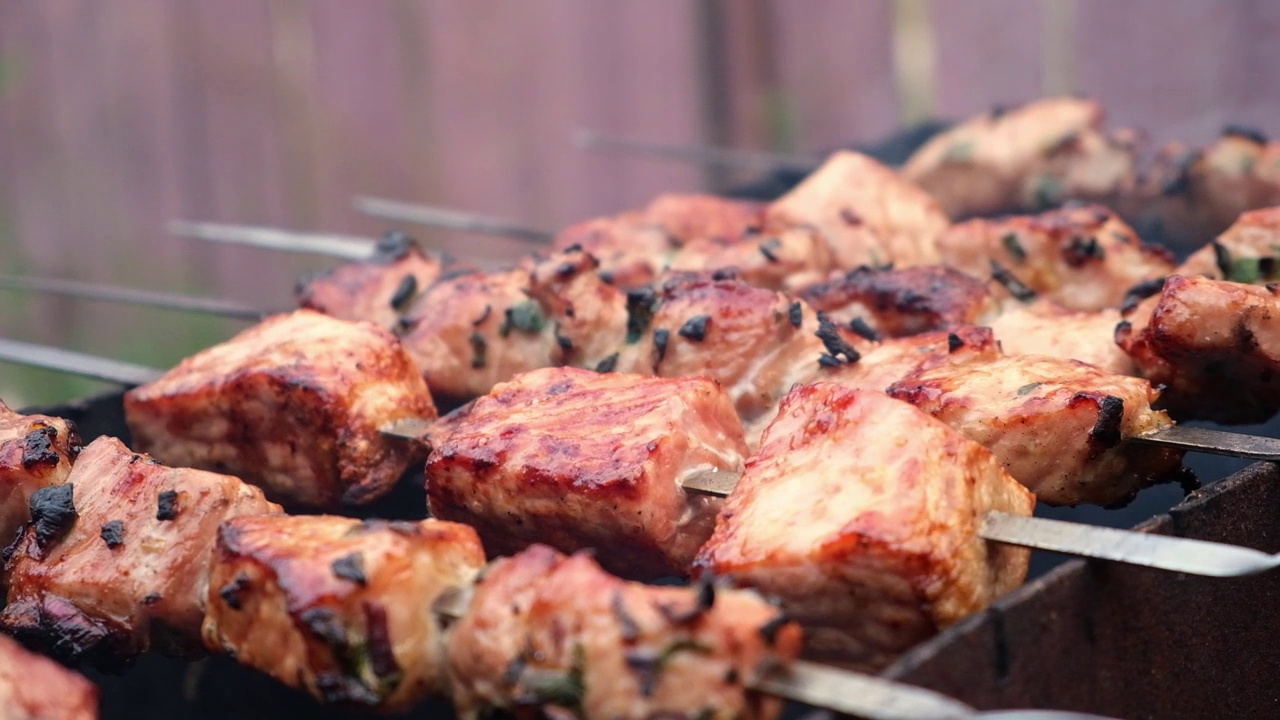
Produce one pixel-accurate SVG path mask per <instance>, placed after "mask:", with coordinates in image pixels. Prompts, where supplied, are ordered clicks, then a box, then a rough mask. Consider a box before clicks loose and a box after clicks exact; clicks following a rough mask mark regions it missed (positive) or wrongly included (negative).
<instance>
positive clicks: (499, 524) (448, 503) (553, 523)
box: [427, 368, 747, 579]
mask: <svg viewBox="0 0 1280 720" xmlns="http://www.w3.org/2000/svg"><path fill="white" fill-rule="evenodd" d="M746 454H747V448H746V444H745V442H744V440H743V435H742V425H741V423H740V422H739V421H738V417H737V415H736V414H734V410H733V405H732V404H731V403H730V402H729V399H728V397H727V396H726V395H725V393H724V392H723V391H722V390H721V389H720V387H719V386H718V385H716V383H715V382H714V381H712V380H710V379H708V378H704V377H688V378H681V379H675V380H668V379H660V378H646V377H642V376H638V375H626V374H618V373H610V374H600V373H595V372H592V371H589V370H577V369H573V368H548V369H545V370H536V371H533V372H530V373H525V374H523V375H519V376H517V377H516V378H515V379H514V380H511V381H510V382H507V383H503V384H500V385H498V386H497V387H495V388H494V389H493V391H492V392H491V393H490V394H489V395H487V396H485V397H482V398H480V399H479V400H477V401H476V402H475V403H473V404H472V405H471V406H470V408H468V409H467V411H466V412H465V413H464V414H463V415H462V416H461V417H460V419H459V421H458V422H457V423H455V424H453V426H452V428H451V431H450V432H449V433H448V435H446V436H445V437H444V438H443V439H442V440H440V441H438V442H437V444H436V448H435V450H434V451H433V452H432V454H431V457H430V459H429V460H428V461H427V495H428V498H429V500H430V507H431V514H432V515H433V516H434V517H439V518H443V519H446V520H455V521H458V522H464V523H467V524H468V525H471V526H473V527H475V528H476V530H477V531H478V532H479V533H480V537H481V538H482V539H483V540H484V544H485V547H486V548H487V549H488V550H489V552H490V553H492V554H506V553H512V552H518V551H520V550H523V549H524V548H525V547H527V546H529V545H530V544H532V543H534V542H542V543H546V544H548V545H551V546H553V547H556V548H558V549H560V550H562V551H566V552H572V551H575V550H580V549H586V548H596V549H597V550H598V553H599V557H600V561H601V562H602V563H603V564H604V565H605V567H607V568H609V569H610V571H612V572H614V573H618V574H622V575H626V576H629V577H638V578H643V579H652V578H657V577H662V576H670V575H683V574H685V572H686V571H687V569H688V566H689V562H690V561H691V560H692V559H693V556H694V554H695V553H697V551H698V548H699V546H701V545H702V543H703V542H704V541H705V540H706V539H707V538H708V537H709V536H710V535H711V529H712V526H713V525H714V523H715V515H716V512H717V510H719V507H720V502H719V500H717V499H714V498H711V497H709V496H706V495H699V494H695V493H686V492H685V491H684V490H683V488H682V487H681V482H682V481H683V480H684V479H685V478H687V477H688V476H689V475H691V474H693V473H697V472H699V471H705V470H724V471H729V472H739V471H741V469H742V465H743V461H744V458H745V456H746Z"/></svg>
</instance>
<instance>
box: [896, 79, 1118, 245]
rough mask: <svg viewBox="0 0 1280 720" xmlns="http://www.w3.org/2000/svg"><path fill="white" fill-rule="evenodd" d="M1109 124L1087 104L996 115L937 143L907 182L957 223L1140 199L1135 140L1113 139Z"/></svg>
mask: <svg viewBox="0 0 1280 720" xmlns="http://www.w3.org/2000/svg"><path fill="white" fill-rule="evenodd" d="M1102 120H1103V113H1102V106H1101V105H1099V104H1098V103H1097V102H1096V101H1093V100H1087V99H1083V98H1068V97H1064V98H1048V99H1044V100H1039V101H1036V102H1032V103H1027V104H1026V105H1023V106H1021V107H1017V108H997V109H995V110H992V111H991V112H989V113H984V114H982V115H979V116H977V117H974V118H971V119H969V120H967V121H965V122H962V123H960V124H958V125H956V126H955V127H953V128H951V129H950V130H947V131H946V132H942V133H938V134H937V135H935V136H934V137H933V138H932V139H931V140H929V142H927V143H925V144H924V145H923V146H922V147H921V148H920V149H919V150H917V151H916V152H915V154H914V155H912V156H911V158H910V159H909V160H908V161H907V164H906V166H905V167H904V168H903V175H905V176H906V177H907V178H908V179H910V180H912V181H914V182H916V183H918V184H919V185H920V186H921V187H922V188H924V189H925V190H927V191H928V192H929V193H931V194H932V195H933V196H934V197H936V198H938V200H939V201H940V202H941V203H942V207H943V208H945V210H946V213H947V215H948V216H950V217H951V218H952V219H956V220H959V219H963V218H968V217H973V216H977V215H996V214H999V213H1010V212H1036V211H1039V210H1043V209H1045V208H1047V207H1052V206H1055V205H1057V204H1059V203H1061V202H1062V201H1064V200H1068V199H1075V200H1085V201H1089V202H1106V201H1108V200H1111V199H1112V198H1115V197H1116V196H1118V195H1120V194H1123V193H1131V192H1132V191H1133V188H1134V187H1135V184H1136V182H1137V179H1136V166H1137V157H1136V155H1137V152H1136V147H1135V143H1134V141H1133V140H1134V138H1133V137H1132V134H1131V133H1123V132H1121V133H1107V132H1105V131H1103V129H1102Z"/></svg>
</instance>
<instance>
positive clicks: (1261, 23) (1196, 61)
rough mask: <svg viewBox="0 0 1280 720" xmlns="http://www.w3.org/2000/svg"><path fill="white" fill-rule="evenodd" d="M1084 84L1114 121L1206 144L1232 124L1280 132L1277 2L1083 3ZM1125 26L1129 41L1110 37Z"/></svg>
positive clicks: (1135, 0) (1081, 67)
mask: <svg viewBox="0 0 1280 720" xmlns="http://www.w3.org/2000/svg"><path fill="white" fill-rule="evenodd" d="M1078 3H1079V7H1078V10H1077V22H1078V27H1077V31H1076V36H1077V42H1078V43H1079V45H1078V48H1079V50H1078V53H1079V57H1078V62H1077V65H1078V73H1079V81H1080V87H1079V89H1080V90H1081V91H1082V92H1084V93H1086V94H1089V95H1093V96H1095V97H1097V98H1099V99H1100V100H1102V101H1103V103H1104V104H1105V105H1106V106H1107V108H1108V110H1109V111H1110V117H1111V120H1112V121H1113V122H1114V123H1116V124H1122V125H1132V126H1136V127H1141V128H1144V129H1147V130H1148V131H1150V132H1151V134H1152V136H1153V138H1154V139H1156V140H1168V139H1174V138H1181V139H1187V140H1191V141H1194V142H1203V141H1205V140H1207V139H1208V138H1210V137H1212V136H1213V135H1215V134H1216V133H1217V132H1218V130H1219V129H1220V128H1221V127H1222V126H1223V125H1224V124H1225V123H1228V122H1241V123H1250V124H1255V125H1257V126H1258V127H1260V128H1262V129H1264V130H1270V131H1271V132H1273V133H1276V132H1280V123H1278V122H1277V121H1276V119H1275V118H1276V116H1277V114H1280V77H1277V76H1276V74H1275V73H1272V72H1269V71H1268V68H1270V67H1274V66H1275V64H1276V62H1277V61H1280V45H1278V44H1277V43H1276V42H1275V38H1276V36H1277V33H1280V5H1277V4H1276V3H1274V2H1270V1H1269V0H1237V1H1236V2H1230V3H1223V2H1217V1H1216V0H1129V1H1128V2H1111V1H1110V0H1078ZM1120 29H1123V33H1124V36H1123V40H1122V41H1121V40H1118V39H1112V40H1110V41H1103V39H1102V38H1104V37H1106V36H1108V35H1109V34H1110V33H1112V32H1113V31H1116V30H1120Z"/></svg>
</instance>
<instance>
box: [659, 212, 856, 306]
mask: <svg viewBox="0 0 1280 720" xmlns="http://www.w3.org/2000/svg"><path fill="white" fill-rule="evenodd" d="M837 268H838V264H837V262H836V258H835V255H834V254H833V253H832V250H831V246H830V245H829V244H828V243H827V240H826V238H825V237H823V235H822V234H821V233H820V232H818V230H817V229H815V228H812V227H809V226H806V225H792V226H789V227H778V228H771V229H763V228H762V229H752V230H750V231H748V232H747V233H745V234H744V235H743V236H742V237H741V238H735V239H734V240H732V241H726V240H724V239H721V238H714V239H706V240H696V241H692V242H689V243H687V244H685V245H684V247H682V248H680V252H678V253H676V254H675V256H674V257H673V258H672V260H671V266H670V269H671V270H674V271H689V272H695V271H703V270H707V269H732V270H734V271H735V274H736V275H737V276H738V277H739V278H741V279H742V280H744V281H745V282H748V283H750V284H752V285H755V286H757V287H762V288H769V289H771V290H795V289H798V288H801V287H805V286H807V285H811V284H813V283H815V282H818V281H820V280H822V279H823V278H825V277H826V276H827V275H828V274H830V273H831V271H833V270H835V269H837Z"/></svg>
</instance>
